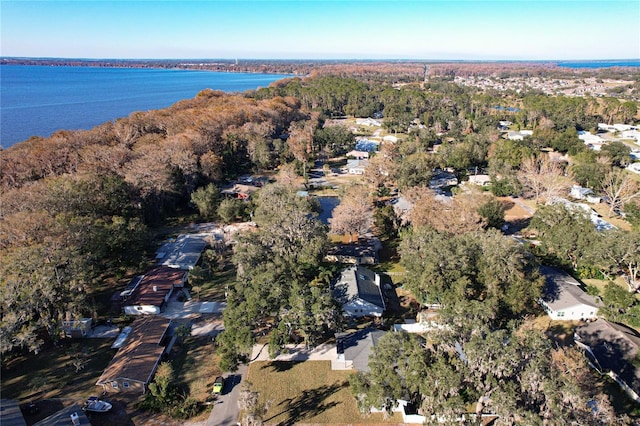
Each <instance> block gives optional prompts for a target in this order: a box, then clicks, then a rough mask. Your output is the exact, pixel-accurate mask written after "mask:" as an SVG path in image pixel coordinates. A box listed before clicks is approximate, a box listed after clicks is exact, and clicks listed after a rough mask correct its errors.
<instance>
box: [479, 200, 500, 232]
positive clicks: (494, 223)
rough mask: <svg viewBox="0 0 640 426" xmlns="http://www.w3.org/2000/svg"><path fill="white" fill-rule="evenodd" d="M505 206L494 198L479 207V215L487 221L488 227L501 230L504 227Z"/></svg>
mask: <svg viewBox="0 0 640 426" xmlns="http://www.w3.org/2000/svg"><path fill="white" fill-rule="evenodd" d="M505 209H506V208H505V205H504V203H502V202H501V201H500V200H498V199H495V198H492V199H490V200H489V201H487V202H486V203H484V204H482V205H481V206H480V207H478V213H479V214H480V216H482V217H484V218H485V219H486V221H487V226H488V227H491V228H496V229H501V228H502V225H504V212H505Z"/></svg>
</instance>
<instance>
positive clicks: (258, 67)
mask: <svg viewBox="0 0 640 426" xmlns="http://www.w3.org/2000/svg"><path fill="white" fill-rule="evenodd" d="M365 64H366V65H369V66H371V65H376V64H380V65H382V64H387V65H389V64H395V65H400V64H405V65H408V64H411V65H420V66H429V65H447V64H450V65H466V66H473V65H494V66H496V65H497V66H500V65H503V66H505V67H510V66H516V67H526V66H529V65H530V66H533V67H535V68H548V69H558V68H562V69H574V70H580V69H593V70H595V69H600V68H613V67H620V68H632V69H633V68H638V67H640V59H588V60H416V59H404V60H391V59H389V60H382V59H380V60H375V59H371V60H369V59H353V60H347V59H345V60H340V59H335V60H331V59H308V60H306V59H242V60H240V59H83V58H23V57H0V65H40V66H73V67H99V68H153V69H180V70H194V71H215V72H246V73H259V74H293V75H296V76H306V75H309V74H310V73H311V72H312V71H313V70H317V69H318V68H322V67H335V66H350V65H365Z"/></svg>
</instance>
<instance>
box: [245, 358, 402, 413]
mask: <svg viewBox="0 0 640 426" xmlns="http://www.w3.org/2000/svg"><path fill="white" fill-rule="evenodd" d="M349 374H351V372H349V371H333V370H331V363H330V362H329V361H307V362H278V361H274V362H254V363H252V364H251V365H250V366H249V374H248V378H247V380H248V381H249V382H251V384H252V389H253V390H255V391H258V392H260V398H261V399H262V400H263V401H269V400H270V401H272V404H271V408H270V409H269V411H268V412H267V415H266V416H265V419H264V420H265V424H266V425H290V424H299V423H304V424H326V423H333V424H336V423H337V424H398V423H402V417H401V416H400V415H399V414H397V413H396V414H394V416H393V417H392V418H391V419H389V420H387V421H385V420H383V416H382V414H371V415H370V416H368V417H362V416H361V415H360V412H359V411H358V408H357V405H356V400H355V398H354V397H353V395H352V394H351V392H350V390H349V382H348V378H349Z"/></svg>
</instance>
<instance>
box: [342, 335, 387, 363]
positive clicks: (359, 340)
mask: <svg viewBox="0 0 640 426" xmlns="http://www.w3.org/2000/svg"><path fill="white" fill-rule="evenodd" d="M384 334H385V332H384V331H381V330H377V329H374V328H366V329H363V330H358V331H356V332H353V333H336V335H335V337H336V347H337V352H338V354H341V353H343V354H344V358H345V360H346V361H353V368H354V369H356V370H358V371H364V372H367V371H369V355H371V354H372V353H373V351H374V348H375V347H376V346H377V345H378V340H380V338H381V337H382V336H384Z"/></svg>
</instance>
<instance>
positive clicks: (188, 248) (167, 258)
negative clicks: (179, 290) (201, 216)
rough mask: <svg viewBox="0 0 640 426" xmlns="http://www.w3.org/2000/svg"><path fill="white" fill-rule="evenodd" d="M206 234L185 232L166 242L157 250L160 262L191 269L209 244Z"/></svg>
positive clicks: (173, 266) (172, 266) (165, 264)
mask: <svg viewBox="0 0 640 426" xmlns="http://www.w3.org/2000/svg"><path fill="white" fill-rule="evenodd" d="M205 237H206V235H204V234H183V235H179V236H178V238H176V239H175V240H173V241H169V242H166V243H164V244H163V245H162V247H160V248H159V249H158V251H157V252H156V260H157V261H158V264H160V265H163V266H168V267H169V268H175V269H184V270H191V269H193V267H194V266H196V264H197V263H198V260H200V255H201V254H202V252H203V251H204V249H205V247H206V246H207V242H206V241H205Z"/></svg>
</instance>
